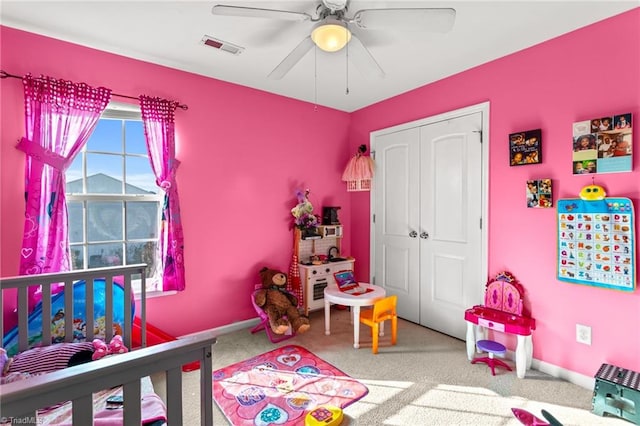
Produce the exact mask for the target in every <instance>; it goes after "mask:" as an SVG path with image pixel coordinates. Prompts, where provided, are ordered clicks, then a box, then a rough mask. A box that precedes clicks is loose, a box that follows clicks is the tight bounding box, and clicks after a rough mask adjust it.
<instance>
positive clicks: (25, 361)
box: [7, 342, 93, 374]
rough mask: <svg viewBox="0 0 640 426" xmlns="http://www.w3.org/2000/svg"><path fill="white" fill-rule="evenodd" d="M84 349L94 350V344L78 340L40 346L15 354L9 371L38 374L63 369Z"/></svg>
mask: <svg viewBox="0 0 640 426" xmlns="http://www.w3.org/2000/svg"><path fill="white" fill-rule="evenodd" d="M82 351H90V352H93V344H92V343H91V342H78V343H56V344H54V345H51V346H39V347H37V348H33V349H29V350H26V351H24V352H21V353H19V354H17V355H16V356H14V357H13V361H12V362H11V365H9V370H8V371H7V372H8V373H13V372H20V373H29V374H36V373H46V372H49V371H55V370H61V369H63V368H67V367H68V366H69V360H70V359H71V357H72V356H74V355H75V354H77V353H78V352H82Z"/></svg>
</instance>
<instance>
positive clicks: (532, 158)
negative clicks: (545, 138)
mask: <svg viewBox="0 0 640 426" xmlns="http://www.w3.org/2000/svg"><path fill="white" fill-rule="evenodd" d="M538 163H542V130H541V129H536V130H527V131H525V132H517V133H511V134H510V135H509V164H510V165H512V166H522V165H525V164H538Z"/></svg>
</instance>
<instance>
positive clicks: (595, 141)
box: [572, 113, 633, 175]
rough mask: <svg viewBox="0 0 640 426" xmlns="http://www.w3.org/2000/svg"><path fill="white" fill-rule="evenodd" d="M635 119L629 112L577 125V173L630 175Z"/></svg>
mask: <svg viewBox="0 0 640 426" xmlns="http://www.w3.org/2000/svg"><path fill="white" fill-rule="evenodd" d="M631 120H632V117H631V114H630V113H627V114H618V115H610V116H606V117H599V118H593V119H591V120H585V121H579V122H577V123H573V141H572V142H573V155H572V162H573V174H574V175H581V174H591V173H617V172H630V171H631V170H632V167H633V161H632V160H633V157H632V154H633V153H632V147H633V128H632V121H631Z"/></svg>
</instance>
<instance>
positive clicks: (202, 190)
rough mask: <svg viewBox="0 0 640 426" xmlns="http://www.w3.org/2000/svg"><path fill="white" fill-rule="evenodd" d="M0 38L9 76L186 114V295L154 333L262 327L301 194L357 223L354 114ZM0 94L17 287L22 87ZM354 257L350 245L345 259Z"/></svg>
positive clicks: (5, 216) (10, 32) (31, 38)
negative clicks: (259, 288) (266, 278)
mask: <svg viewBox="0 0 640 426" xmlns="http://www.w3.org/2000/svg"><path fill="white" fill-rule="evenodd" d="M0 36H1V40H2V46H1V47H2V49H1V52H2V53H1V55H2V56H1V63H2V69H4V70H6V71H7V72H9V73H12V74H17V75H22V74H25V73H27V72H31V73H33V74H34V75H38V74H48V75H51V76H53V77H57V78H64V79H69V80H73V81H84V82H86V83H88V84H91V85H96V86H98V85H101V86H106V87H109V88H111V89H112V90H113V91H114V92H115V93H122V94H127V95H138V94H147V95H153V96H161V97H166V98H168V99H176V100H179V101H180V102H182V103H185V104H187V105H188V106H189V110H188V111H182V110H178V112H177V113H176V128H177V144H178V147H177V157H178V159H179V160H180V161H181V163H182V164H181V166H180V168H179V170H178V174H177V180H178V185H179V188H180V191H181V192H180V200H181V204H182V218H183V225H184V233H185V242H186V245H185V264H186V274H187V275H186V278H187V290H186V291H184V292H182V293H180V294H178V295H175V296H170V297H160V298H155V299H152V300H150V302H149V309H148V312H149V316H148V318H149V322H150V323H151V324H153V325H155V326H157V327H159V328H161V329H163V330H165V331H166V332H168V333H170V334H172V335H182V334H186V333H190V332H195V331H198V330H203V329H208V328H212V327H215V326H220V325H224V324H229V323H233V322H236V321H239V320H245V319H248V318H255V316H256V315H255V311H254V310H253V308H252V306H251V304H250V299H249V294H250V292H251V289H252V288H253V286H254V283H255V282H258V270H259V269H260V267H262V266H263V265H268V266H271V267H276V268H281V269H283V270H285V271H288V267H289V259H290V258H291V247H292V234H291V232H290V231H289V225H290V223H291V219H292V218H291V215H290V213H289V210H290V209H291V208H292V207H293V206H294V205H295V204H296V199H295V195H294V190H295V189H296V188H305V187H308V188H310V189H311V197H310V198H311V201H312V203H313V204H314V206H315V207H316V211H317V213H321V206H322V205H339V206H342V210H341V212H340V213H341V216H344V217H349V215H350V210H349V203H350V202H349V198H348V194H347V192H346V189H345V185H344V183H343V182H342V181H341V180H340V176H341V173H342V170H343V169H344V166H345V164H346V163H347V161H348V159H349V158H350V157H351V156H352V155H353V153H355V150H354V151H353V152H351V151H349V148H348V144H347V133H348V126H349V121H350V117H349V114H347V113H344V112H340V111H336V110H331V109H326V108H318V110H317V111H315V110H314V106H313V105H312V104H309V103H304V102H299V101H296V100H292V99H289V98H284V97H281V96H276V95H272V94H268V93H265V92H261V91H258V90H254V89H250V88H246V87H241V86H237V85H233V84H229V83H225V82H221V81H217V80H213V79H209V78H204V77H201V76H198V75H194V74H189V73H185V72H180V71H177V70H173V69H169V68H165V67H161V66H156V65H152V64H149V63H145V62H140V61H135V60H131V59H127V58H124V57H120V56H116V55H112V54H108V53H104V52H99V51H96V50H91V49H87V48H84V47H80V46H77V45H73V44H69V43H65V42H61V41H58V40H53V39H50V38H45V37H41V36H37V35H34V34H30V33H26V32H22V31H17V30H14V29H10V28H7V27H0ZM283 84H284V83H283ZM0 89H1V90H2V100H1V104H0V107H1V108H2V114H1V115H0V128H1V132H2V133H1V136H2V139H1V141H0V154H1V160H0V166H1V172H0V173H1V174H0V177H1V187H0V193H1V201H2V204H1V208H0V218H1V220H0V236H1V248H2V250H1V254H0V274H1V275H2V276H11V275H16V274H17V272H18V260H19V258H18V256H19V252H20V244H21V230H22V226H23V225H22V223H23V222H22V218H23V214H24V210H23V202H24V201H23V200H24V197H23V191H24V185H23V176H24V171H23V168H24V156H23V154H21V153H20V152H19V151H17V150H16V149H14V145H15V143H16V141H17V139H18V138H20V137H21V136H22V135H23V131H24V119H23V114H24V107H23V96H22V88H21V83H20V81H19V80H16V79H7V80H1V83H0ZM327 123H331V125H327ZM346 232H347V235H348V233H349V230H347V231H346ZM349 247H350V246H349V240H348V238H347V239H346V240H345V244H344V245H343V248H344V250H343V251H344V252H345V253H348V250H349ZM6 309H9V307H6Z"/></svg>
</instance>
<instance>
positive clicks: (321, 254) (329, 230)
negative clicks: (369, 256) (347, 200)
mask: <svg viewBox="0 0 640 426" xmlns="http://www.w3.org/2000/svg"><path fill="white" fill-rule="evenodd" d="M339 209H340V207H323V208H322V225H320V226H319V227H318V233H317V234H316V235H313V236H302V235H300V234H299V232H298V234H299V235H300V237H299V238H300V240H299V246H298V259H300V265H299V266H300V278H301V281H302V286H303V291H304V297H303V298H304V313H305V315H308V314H309V311H312V310H316V309H322V308H323V307H324V289H325V287H326V286H328V285H335V278H334V275H333V274H334V273H336V272H340V271H346V270H351V271H353V264H354V262H355V259H354V258H352V257H346V256H344V255H343V254H342V253H341V252H340V246H341V242H342V235H343V228H342V225H341V224H340V221H339V220H338V210H339Z"/></svg>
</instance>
